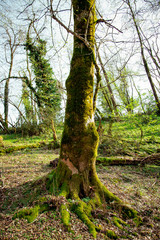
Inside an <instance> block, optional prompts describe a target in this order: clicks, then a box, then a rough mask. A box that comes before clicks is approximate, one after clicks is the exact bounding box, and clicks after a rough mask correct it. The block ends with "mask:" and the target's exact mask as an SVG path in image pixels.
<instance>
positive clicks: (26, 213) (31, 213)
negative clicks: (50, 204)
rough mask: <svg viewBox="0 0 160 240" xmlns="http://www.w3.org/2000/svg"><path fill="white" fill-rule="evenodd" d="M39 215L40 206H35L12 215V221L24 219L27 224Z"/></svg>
mask: <svg viewBox="0 0 160 240" xmlns="http://www.w3.org/2000/svg"><path fill="white" fill-rule="evenodd" d="M39 213H40V206H35V207H32V208H25V209H22V210H20V211H19V212H17V213H16V214H14V216H13V219H16V218H24V219H27V221H28V222H29V223H31V222H33V221H34V220H35V219H36V218H37V217H38V215H39Z"/></svg>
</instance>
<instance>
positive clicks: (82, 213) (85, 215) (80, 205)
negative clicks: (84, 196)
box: [72, 200, 101, 239]
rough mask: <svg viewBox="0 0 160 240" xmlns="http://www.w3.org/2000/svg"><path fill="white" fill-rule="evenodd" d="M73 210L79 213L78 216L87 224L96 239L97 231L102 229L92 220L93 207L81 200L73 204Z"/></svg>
mask: <svg viewBox="0 0 160 240" xmlns="http://www.w3.org/2000/svg"><path fill="white" fill-rule="evenodd" d="M72 210H73V211H74V212H75V213H76V214H77V216H78V217H79V218H80V219H81V220H82V222H84V223H85V224H86V225H87V227H88V229H89V232H90V233H91V234H92V235H93V237H94V238H95V239H96V236H97V231H100V230H101V228H100V227H97V226H95V224H94V223H93V222H92V221H91V220H90V217H91V210H92V208H91V207H90V206H87V204H86V203H85V202H83V201H81V200H80V201H77V202H76V203H74V204H73V205H72Z"/></svg>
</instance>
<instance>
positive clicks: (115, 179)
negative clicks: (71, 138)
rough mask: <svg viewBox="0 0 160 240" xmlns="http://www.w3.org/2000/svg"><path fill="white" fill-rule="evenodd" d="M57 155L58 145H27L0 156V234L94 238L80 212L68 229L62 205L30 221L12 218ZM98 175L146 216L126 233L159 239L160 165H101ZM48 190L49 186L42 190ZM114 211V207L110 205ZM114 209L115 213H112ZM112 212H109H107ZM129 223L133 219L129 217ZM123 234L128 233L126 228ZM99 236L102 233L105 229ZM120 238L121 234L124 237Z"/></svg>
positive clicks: (7, 239)
mask: <svg viewBox="0 0 160 240" xmlns="http://www.w3.org/2000/svg"><path fill="white" fill-rule="evenodd" d="M58 155H59V149H56V150H47V149H28V150H21V151H17V152H13V153H10V154H7V155H4V156H0V160H1V167H2V170H1V182H0V184H1V186H0V188H1V190H0V196H1V199H0V208H1V210H0V239H2V240H14V239H21V240H23V239H30V240H33V239H36V240H40V239H43V240H44V239H45V240H51V239H55V240H56V239H57V240H61V239H66V240H71V239H86V240H89V239H93V237H92V236H91V235H90V234H89V232H88V229H87V227H86V225H85V224H84V223H82V222H81V221H80V220H79V219H78V218H77V217H76V215H74V214H73V213H72V214H71V225H72V230H73V231H74V233H73V232H67V231H65V228H64V226H63V224H62V222H61V219H60V214H59V212H58V211H49V212H44V213H42V214H41V215H39V216H38V217H37V219H36V220H35V221H34V222H32V223H28V222H27V221H26V220H25V219H15V220H13V219H12V217H13V214H14V213H15V212H16V211H18V210H19V209H21V208H24V207H28V206H29V203H31V202H32V201H33V200H34V199H35V197H36V194H37V192H34V189H33V188H31V184H32V183H33V181H35V180H36V179H38V178H40V177H42V176H44V175H46V174H47V173H49V172H50V171H51V167H50V166H49V163H50V161H51V160H53V159H55V158H56V157H58ZM97 172H98V176H99V178H100V179H101V181H102V182H103V183H104V184H105V185H106V186H107V188H108V189H109V190H110V191H112V192H113V193H114V194H116V195H117V196H118V197H119V198H121V199H122V200H123V201H125V202H128V203H130V204H132V207H133V208H134V209H136V210H137V211H138V212H139V214H140V216H141V217H142V219H143V224H142V225H141V226H139V227H136V226H132V227H131V228H130V229H129V231H130V233H131V234H130V236H128V235H127V237H126V238H125V237H123V239H143V240H148V239H151V240H156V239H157V240H159V239H160V166H155V165H145V166H143V167H142V166H141V167H140V166H105V167H104V166H102V165H99V166H97ZM43 194H47V193H45V190H44V192H43ZM109 212H110V209H109ZM109 214H113V213H111V212H110V213H109ZM107 217H109V216H107ZM94 223H95V224H97V225H101V226H103V227H104V228H107V229H110V228H111V230H113V231H115V232H116V233H120V231H122V230H120V229H118V228H117V227H116V226H113V225H112V226H110V225H109V224H107V223H106V222H105V221H104V220H100V219H98V218H97V219H96V218H95V222H94ZM128 223H129V222H128ZM123 236H125V233H124V234H123ZM97 239H101V240H103V239H109V238H104V236H103V235H102V233H101V232H99V233H98V234H97ZM118 239H122V238H121V237H120V238H118Z"/></svg>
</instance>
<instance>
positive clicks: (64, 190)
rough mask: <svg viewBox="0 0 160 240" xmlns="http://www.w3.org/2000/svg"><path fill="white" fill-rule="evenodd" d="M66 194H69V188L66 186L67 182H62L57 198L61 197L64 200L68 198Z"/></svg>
mask: <svg viewBox="0 0 160 240" xmlns="http://www.w3.org/2000/svg"><path fill="white" fill-rule="evenodd" d="M68 194H69V186H68V184H67V182H64V183H63V184H62V186H61V190H60V193H59V196H63V197H65V198H66V197H67V196H68Z"/></svg>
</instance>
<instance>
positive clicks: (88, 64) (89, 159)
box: [58, 0, 98, 196]
mask: <svg viewBox="0 0 160 240" xmlns="http://www.w3.org/2000/svg"><path fill="white" fill-rule="evenodd" d="M81 2H82V3H80V2H79V1H73V8H74V22H75V26H74V31H75V32H76V33H78V34H79V35H80V36H81V37H83V38H85V39H86V41H88V43H89V44H90V49H89V48H88V47H87V46H86V45H85V43H83V42H82V41H81V40H79V39H78V38H76V37H74V51H73V57H72V61H71V69H70V74H69V77H68V79H67V81H66V88H67V106H66V114H65V126H64V132H63V136H62V143H61V154H60V164H59V168H58V169H59V170H60V172H61V174H60V183H63V182H64V181H65V182H66V181H67V182H69V187H70V193H71V195H74V194H77V196H78V195H79V194H80V195H84V196H88V195H89V192H90V188H91V186H92V185H93V184H94V182H95V179H96V170H95V160H96V155H97V146H98V133H97V131H96V127H95V123H94V114H93V83H94V63H93V52H94V33H95V22H96V16H95V5H94V1H93V0H92V1H81ZM75 179H76V180H75Z"/></svg>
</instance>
